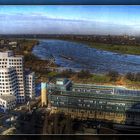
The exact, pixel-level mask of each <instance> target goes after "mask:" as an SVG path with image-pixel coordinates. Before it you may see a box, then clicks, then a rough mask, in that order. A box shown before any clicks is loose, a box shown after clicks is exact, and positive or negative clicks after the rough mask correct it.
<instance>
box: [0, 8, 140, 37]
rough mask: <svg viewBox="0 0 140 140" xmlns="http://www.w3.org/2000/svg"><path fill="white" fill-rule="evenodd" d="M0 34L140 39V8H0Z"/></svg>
mask: <svg viewBox="0 0 140 140" xmlns="http://www.w3.org/2000/svg"><path fill="white" fill-rule="evenodd" d="M0 34H117V35H120V34H129V35H140V6H132V5H125V6H117V5H116V6H111V5H110V6H107V5H102V6H101V5H98V6H97V5H96V6H95V5H77V6H74V5H69V6H66V5H65V6H64V5H40V6H39V5H38V6H31V5H28V6H25V5H20V6H18V5H16V6H14V5H12V6H6V5H5V6H2V5H1V6H0Z"/></svg>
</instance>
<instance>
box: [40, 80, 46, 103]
mask: <svg viewBox="0 0 140 140" xmlns="http://www.w3.org/2000/svg"><path fill="white" fill-rule="evenodd" d="M41 105H42V106H46V105H47V84H46V83H45V82H42V83H41Z"/></svg>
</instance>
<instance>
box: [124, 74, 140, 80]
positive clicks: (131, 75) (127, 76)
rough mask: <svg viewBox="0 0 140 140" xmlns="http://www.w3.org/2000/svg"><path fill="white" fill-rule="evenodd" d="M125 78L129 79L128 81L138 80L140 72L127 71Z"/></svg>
mask: <svg viewBox="0 0 140 140" xmlns="http://www.w3.org/2000/svg"><path fill="white" fill-rule="evenodd" d="M125 77H126V79H128V80H130V81H136V82H137V81H140V72H138V73H132V72H128V73H127V74H126V75H125Z"/></svg>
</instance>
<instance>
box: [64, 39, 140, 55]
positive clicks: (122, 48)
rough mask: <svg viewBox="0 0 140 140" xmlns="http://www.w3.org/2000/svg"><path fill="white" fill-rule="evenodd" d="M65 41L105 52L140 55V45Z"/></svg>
mask: <svg viewBox="0 0 140 140" xmlns="http://www.w3.org/2000/svg"><path fill="white" fill-rule="evenodd" d="M62 40H65V41H73V42H77V43H82V44H85V45H88V46H89V47H91V48H96V49H100V50H103V51H110V52H115V53H120V54H131V55H140V46H139V45H137V46H136V45H117V44H107V43H98V42H92V41H82V40H76V39H62Z"/></svg>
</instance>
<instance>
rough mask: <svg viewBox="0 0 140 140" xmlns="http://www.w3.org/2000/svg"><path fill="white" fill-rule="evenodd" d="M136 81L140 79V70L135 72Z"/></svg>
mask: <svg viewBox="0 0 140 140" xmlns="http://www.w3.org/2000/svg"><path fill="white" fill-rule="evenodd" d="M135 81H140V72H138V73H136V74H135Z"/></svg>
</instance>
